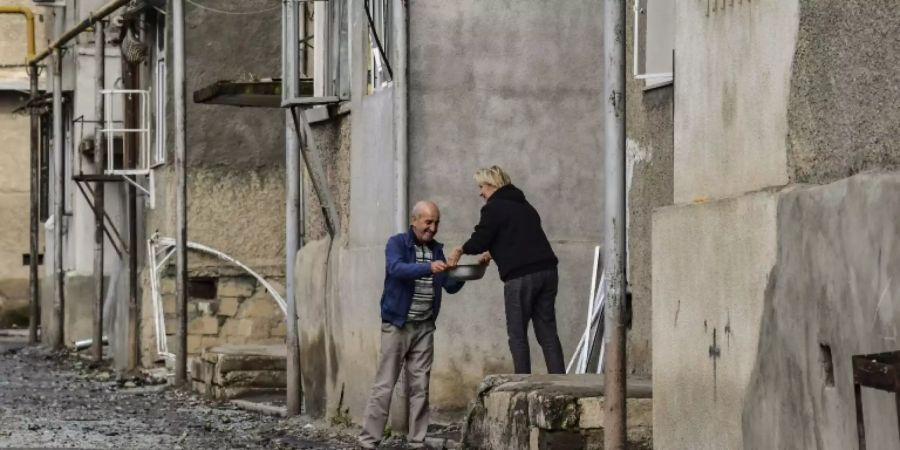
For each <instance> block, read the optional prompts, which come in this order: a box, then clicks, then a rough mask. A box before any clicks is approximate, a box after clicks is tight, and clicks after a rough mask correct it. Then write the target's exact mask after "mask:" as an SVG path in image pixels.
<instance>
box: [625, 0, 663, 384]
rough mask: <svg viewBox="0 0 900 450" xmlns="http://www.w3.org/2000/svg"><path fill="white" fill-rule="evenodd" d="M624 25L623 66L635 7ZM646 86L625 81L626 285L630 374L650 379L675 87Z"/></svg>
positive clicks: (629, 50) (630, 50)
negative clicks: (654, 238)
mask: <svg viewBox="0 0 900 450" xmlns="http://www.w3.org/2000/svg"><path fill="white" fill-rule="evenodd" d="M629 3H630V4H629V7H628V8H626V10H627V13H628V17H627V18H626V20H625V23H626V30H625V36H626V40H627V48H626V55H628V61H627V62H626V63H627V67H631V58H632V55H634V49H635V47H636V46H640V47H643V46H644V42H641V41H639V42H637V43H635V42H634V41H633V40H634V30H633V28H632V27H633V26H634V16H633V14H634V8H633V3H631V2H629ZM641 54H643V51H641ZM643 88H644V82H643V81H642V80H636V79H634V78H633V77H631V76H627V77H626V92H625V95H626V98H627V100H628V101H626V102H625V114H626V117H625V123H626V124H627V127H626V130H625V131H626V135H627V141H626V155H625V158H626V159H625V164H626V185H627V193H628V194H627V195H628V222H627V227H628V235H627V236H628V237H627V239H628V249H627V250H628V251H627V253H628V270H627V274H628V284H629V286H630V288H631V293H632V324H631V330H630V331H629V333H628V350H627V351H628V373H629V374H637V375H643V376H649V375H650V365H651V364H650V363H651V360H652V357H651V356H652V355H651V348H652V347H651V345H652V343H651V339H650V337H651V328H650V319H651V317H652V314H651V306H652V294H653V289H652V288H653V284H652V270H651V268H652V259H653V247H652V246H651V239H650V237H651V231H652V218H653V210H654V208H657V207H660V206H667V205H671V204H672V167H673V166H672V164H673V163H672V159H673V140H672V138H673V133H674V130H673V125H672V119H673V106H674V88H673V87H672V86H671V85H670V86H666V87H660V88H656V89H652V90H648V91H644V89H643Z"/></svg>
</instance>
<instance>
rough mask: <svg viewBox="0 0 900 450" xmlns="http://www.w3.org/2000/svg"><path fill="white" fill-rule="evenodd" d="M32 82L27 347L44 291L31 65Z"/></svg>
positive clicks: (34, 336)
mask: <svg viewBox="0 0 900 450" xmlns="http://www.w3.org/2000/svg"><path fill="white" fill-rule="evenodd" d="M28 68H29V69H28V70H29V74H28V76H29V80H30V84H31V108H30V113H31V188H30V192H29V196H30V200H31V223H30V226H29V233H28V234H29V251H30V257H29V261H28V273H29V286H30V289H31V303H30V304H29V308H28V343H29V344H36V343H37V342H38V324H39V323H40V317H41V289H40V286H39V282H40V277H39V274H38V258H39V257H40V256H39V252H40V250H39V249H38V247H39V245H40V242H39V240H40V234H39V231H38V226H39V222H40V198H41V196H40V192H39V191H40V189H41V185H40V171H41V168H40V163H41V160H40V148H39V147H40V143H39V142H40V123H39V122H40V118H39V117H38V113H37V106H36V105H35V104H34V102H35V101H36V100H37V96H38V66H37V64H31V65H29V66H28Z"/></svg>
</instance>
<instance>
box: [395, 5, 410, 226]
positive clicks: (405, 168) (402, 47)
mask: <svg viewBox="0 0 900 450" xmlns="http://www.w3.org/2000/svg"><path fill="white" fill-rule="evenodd" d="M393 1H394V3H393V4H392V5H391V12H392V13H393V15H394V17H393V19H394V20H393V21H392V22H393V28H394V30H393V33H394V43H395V45H394V49H395V51H394V61H393V63H392V65H393V68H394V160H395V164H396V167H395V177H396V180H395V182H396V185H397V209H396V210H395V211H394V214H395V216H394V222H395V225H394V228H396V230H397V232H403V231H406V227H407V217H406V212H407V208H408V207H409V152H408V142H407V138H408V136H409V134H408V127H407V119H408V114H407V107H408V105H409V101H408V90H407V75H408V73H409V71H408V68H407V57H408V55H409V49H408V48H407V47H408V41H407V37H408V33H409V30H408V27H407V25H408V18H409V15H408V11H407V9H406V3H407V2H406V1H404V0H393Z"/></svg>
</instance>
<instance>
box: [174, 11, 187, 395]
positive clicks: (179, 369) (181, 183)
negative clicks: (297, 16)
mask: <svg viewBox="0 0 900 450" xmlns="http://www.w3.org/2000/svg"><path fill="white" fill-rule="evenodd" d="M172 41H173V42H172V63H173V64H172V65H173V70H172V78H173V79H172V85H173V88H174V92H173V97H174V99H173V100H174V103H175V180H176V185H177V186H176V188H175V204H176V207H175V304H176V315H177V317H178V325H177V326H176V332H175V336H176V341H177V345H176V347H175V349H176V353H175V385H176V386H184V385H185V384H186V383H187V381H188V380H187V306H188V302H187V287H188V283H187V239H188V234H187V173H186V172H187V167H186V164H185V146H186V136H185V127H186V120H185V105H184V88H185V85H184V0H173V1H172Z"/></svg>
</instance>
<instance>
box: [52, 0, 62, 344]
mask: <svg viewBox="0 0 900 450" xmlns="http://www.w3.org/2000/svg"><path fill="white" fill-rule="evenodd" d="M64 17H65V16H64V10H63V9H60V8H57V9H56V10H55V11H54V17H53V28H54V35H55V36H57V37H58V36H61V35H62V33H63V28H64V26H65V23H64V22H63V19H64ZM62 113H63V112H62V49H61V48H59V47H57V48H56V49H55V50H53V164H54V166H53V172H54V174H53V175H54V176H53V178H54V183H53V211H54V212H53V222H54V223H53V274H54V277H55V278H56V279H55V285H56V289H54V291H55V292H54V296H53V322H54V326H55V327H56V334H55V335H54V336H53V337H54V339H53V342H52V343H50V344H51V345H52V346H53V347H54V348H57V349H60V348H62V347H63V343H64V339H65V337H64V332H65V330H64V326H65V317H64V314H65V307H64V305H65V293H64V292H63V289H64V288H65V277H66V274H65V271H64V270H63V222H64V217H63V216H64V215H65V202H63V183H65V182H66V180H65V170H64V169H63V160H64V155H63V140H64V139H65V130H64V129H63V120H62Z"/></svg>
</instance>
